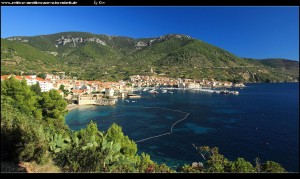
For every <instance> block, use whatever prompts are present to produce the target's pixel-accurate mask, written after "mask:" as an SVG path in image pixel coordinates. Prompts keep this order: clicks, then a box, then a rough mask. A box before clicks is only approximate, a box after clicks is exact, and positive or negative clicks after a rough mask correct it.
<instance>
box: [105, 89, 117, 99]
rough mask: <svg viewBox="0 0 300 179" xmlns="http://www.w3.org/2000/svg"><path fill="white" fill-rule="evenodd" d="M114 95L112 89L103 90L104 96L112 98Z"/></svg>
mask: <svg viewBox="0 0 300 179" xmlns="http://www.w3.org/2000/svg"><path fill="white" fill-rule="evenodd" d="M114 93H115V90H114V89H113V88H105V96H109V97H110V96H113V95H114Z"/></svg>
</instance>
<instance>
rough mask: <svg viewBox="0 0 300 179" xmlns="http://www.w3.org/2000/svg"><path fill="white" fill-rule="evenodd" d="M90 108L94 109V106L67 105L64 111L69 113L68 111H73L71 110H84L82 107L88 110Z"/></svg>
mask: <svg viewBox="0 0 300 179" xmlns="http://www.w3.org/2000/svg"><path fill="white" fill-rule="evenodd" d="M92 106H94V107H95V105H93V104H85V105H78V104H69V105H67V107H66V109H67V110H68V111H69V112H70V111H71V110H73V109H77V108H84V107H85V108H90V107H92Z"/></svg>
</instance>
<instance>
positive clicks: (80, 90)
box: [1, 74, 133, 98]
mask: <svg viewBox="0 0 300 179" xmlns="http://www.w3.org/2000/svg"><path fill="white" fill-rule="evenodd" d="M11 76H14V77H15V78H16V79H17V80H23V79H25V80H26V81H27V84H28V85H34V84H36V83H39V85H40V87H41V91H42V92H47V91H50V90H52V89H54V90H59V92H60V93H62V91H61V90H60V89H62V88H61V86H63V90H66V91H68V92H70V94H72V95H70V96H69V97H67V98H71V96H73V95H75V96H77V95H82V94H92V93H97V92H99V93H101V92H102V93H104V92H105V94H106V96H110V97H112V96H114V95H115V93H129V92H132V91H133V88H132V87H131V86H128V85H127V83H126V82H125V81H119V82H101V81H87V80H76V79H61V78H60V77H59V76H58V75H52V74H47V75H46V78H45V79H42V78H39V77H37V76H36V75H28V76H17V75H4V76H1V81H2V80H5V79H7V78H10V77H11ZM62 94H63V93H62Z"/></svg>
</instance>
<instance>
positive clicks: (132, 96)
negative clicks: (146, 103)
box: [127, 94, 141, 98]
mask: <svg viewBox="0 0 300 179" xmlns="http://www.w3.org/2000/svg"><path fill="white" fill-rule="evenodd" d="M127 96H128V98H140V97H141V95H138V94H128V95H127Z"/></svg>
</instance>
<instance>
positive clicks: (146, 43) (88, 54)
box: [1, 32, 299, 82]
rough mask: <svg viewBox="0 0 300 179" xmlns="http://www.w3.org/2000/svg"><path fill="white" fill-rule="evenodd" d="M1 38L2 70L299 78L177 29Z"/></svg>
mask: <svg viewBox="0 0 300 179" xmlns="http://www.w3.org/2000/svg"><path fill="white" fill-rule="evenodd" d="M1 42H2V43H1V44H3V45H1V55H2V60H1V64H2V66H3V67H1V73H2V74H5V73H10V72H12V71H13V72H17V73H19V71H24V72H26V73H32V72H35V73H41V72H44V73H46V72H55V71H65V72H66V74H67V75H69V76H77V77H79V78H82V79H102V80H120V79H126V78H128V77H129V76H130V75H135V74H140V75H153V73H151V71H150V69H151V68H152V69H153V70H154V71H155V73H156V74H157V75H161V76H169V77H181V78H200V79H202V78H214V79H217V80H231V81H245V82H249V81H250V82H255V81H294V80H298V79H299V73H296V72H299V68H298V71H297V70H294V69H292V68H289V67H288V66H284V64H283V63H279V62H276V65H277V66H276V67H274V65H273V66H272V65H270V64H273V63H271V62H268V60H266V61H264V60H262V61H257V60H253V59H242V58H239V57H237V56H235V55H234V54H231V53H230V52H227V51H225V50H223V49H221V48H218V47H215V46H213V45H210V44H208V43H205V42H203V41H200V40H198V39H194V38H192V37H190V36H187V35H180V34H168V35H164V36H160V37H157V38H140V39H134V38H129V37H120V36H108V35H97V34H91V33H84V32H62V33H56V34H50V35H41V36H33V37H25V36H22V37H21V36H20V37H10V38H7V39H1ZM32 55H34V56H32ZM20 59H21V61H20ZM263 61H264V62H263ZM271 61H272V60H271ZM33 62H34V63H33ZM297 63H298V62H297ZM285 64H287V63H285ZM298 64H299V63H298ZM282 65H283V66H282ZM278 68H282V70H278ZM291 69H292V70H291Z"/></svg>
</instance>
